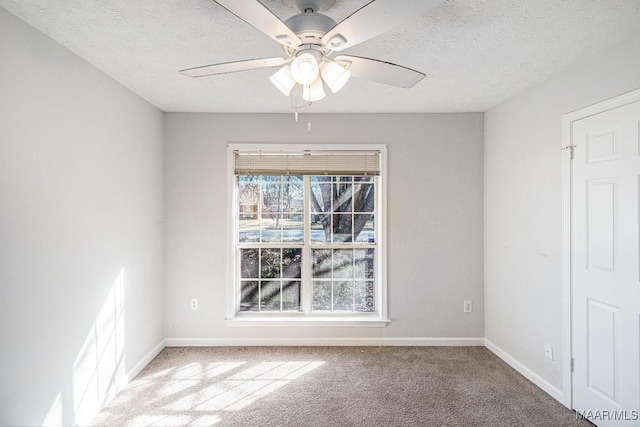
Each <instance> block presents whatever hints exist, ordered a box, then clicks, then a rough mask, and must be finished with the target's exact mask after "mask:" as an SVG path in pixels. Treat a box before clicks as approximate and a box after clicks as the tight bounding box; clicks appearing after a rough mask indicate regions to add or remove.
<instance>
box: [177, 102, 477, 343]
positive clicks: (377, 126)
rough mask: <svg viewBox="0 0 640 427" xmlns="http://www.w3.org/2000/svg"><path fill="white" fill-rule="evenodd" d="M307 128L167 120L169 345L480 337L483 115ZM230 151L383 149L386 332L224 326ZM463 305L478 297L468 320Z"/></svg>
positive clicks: (263, 119) (373, 119) (320, 120)
mask: <svg viewBox="0 0 640 427" xmlns="http://www.w3.org/2000/svg"><path fill="white" fill-rule="evenodd" d="M311 119H312V122H313V132H312V133H311V134H308V133H307V132H306V122H304V121H305V120H306V115H304V116H301V123H298V124H296V123H294V120H293V114H286V115H284V114H279V115H278V114H274V115H272V114H262V115H260V114H257V115H251V114H246V115H245V114H178V113H174V114H166V115H165V188H166V191H165V213H166V228H165V334H166V337H167V338H168V339H169V340H168V342H171V339H173V338H208V339H219V340H220V341H219V342H235V341H232V340H233V339H239V340H243V339H245V340H246V342H251V339H252V338H264V337H269V338H297V337H305V338H307V339H309V338H322V337H331V338H336V337H365V338H366V337H369V338H379V337H395V338H398V337H423V338H424V337H483V334H484V330H483V322H484V321H483V303H482V299H483V284H482V276H483V272H482V174H483V172H482V163H483V160H482V151H483V144H482V140H483V115H482V114H480V113H470V114H415V115H313V114H312V116H311ZM303 122H304V123H303ZM228 142H285V143H287V142H291V143H314V142H325V143H334V142H345V143H359V142H370V143H387V145H388V161H389V166H388V188H389V191H388V211H389V212H388V252H389V258H388V277H389V280H388V288H389V315H390V317H391V319H392V323H391V325H389V326H387V327H386V328H383V329H379V328H367V329H361V328H344V329H329V328H307V327H302V328H272V329H265V328H257V329H255V328H253V329H252V328H248V327H230V326H227V324H226V322H225V320H224V319H225V315H226V304H227V302H226V290H227V283H226V277H225V273H226V269H227V264H226V262H227V252H228V245H227V242H226V238H227V212H228V211H229V209H231V207H230V206H228V201H227V185H228V183H227V178H226V170H227V169H226V168H227V165H226V145H227V143H228ZM420 161H422V162H424V166H421V165H420ZM190 298H199V299H200V310H198V311H191V310H190V308H189V300H190ZM464 299H472V300H474V303H475V311H474V313H472V314H464V313H463V312H462V302H463V300H464ZM229 339H231V341H230V340H229ZM225 340H226V341H225ZM214 342H215V341H214Z"/></svg>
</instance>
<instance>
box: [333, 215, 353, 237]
mask: <svg viewBox="0 0 640 427" xmlns="http://www.w3.org/2000/svg"><path fill="white" fill-rule="evenodd" d="M352 219H353V216H352V215H351V214H333V215H331V220H332V222H333V224H332V226H333V241H334V242H351V241H352V240H351V234H352V232H353V228H352V226H353V224H352V222H351V221H352Z"/></svg>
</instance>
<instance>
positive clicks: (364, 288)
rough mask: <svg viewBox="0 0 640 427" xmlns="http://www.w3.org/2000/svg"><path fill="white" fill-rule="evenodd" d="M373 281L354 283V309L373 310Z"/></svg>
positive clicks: (360, 310) (361, 310)
mask: <svg viewBox="0 0 640 427" xmlns="http://www.w3.org/2000/svg"><path fill="white" fill-rule="evenodd" d="M373 292H374V290H373V282H360V281H357V282H355V284H354V302H355V307H354V308H355V311H359V312H372V311H375V304H374V295H373Z"/></svg>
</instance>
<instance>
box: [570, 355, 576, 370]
mask: <svg viewBox="0 0 640 427" xmlns="http://www.w3.org/2000/svg"><path fill="white" fill-rule="evenodd" d="M574 366H575V360H574V359H573V357H572V358H571V372H573V371H574Z"/></svg>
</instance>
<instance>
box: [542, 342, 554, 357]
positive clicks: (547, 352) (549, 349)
mask: <svg viewBox="0 0 640 427" xmlns="http://www.w3.org/2000/svg"><path fill="white" fill-rule="evenodd" d="M544 357H546V358H547V359H549V360H553V346H552V345H551V344H548V343H544Z"/></svg>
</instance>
